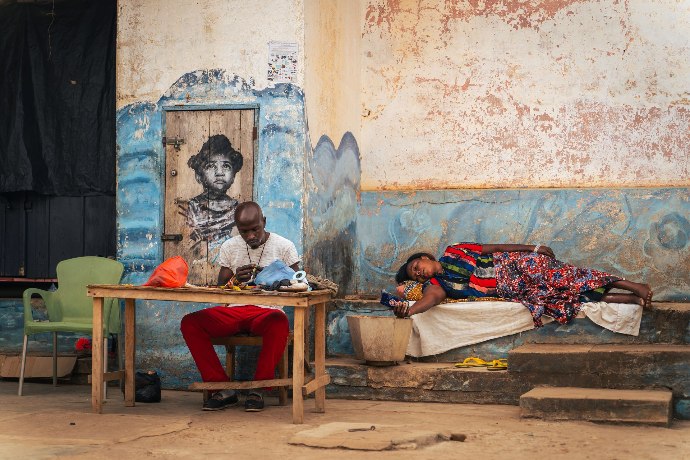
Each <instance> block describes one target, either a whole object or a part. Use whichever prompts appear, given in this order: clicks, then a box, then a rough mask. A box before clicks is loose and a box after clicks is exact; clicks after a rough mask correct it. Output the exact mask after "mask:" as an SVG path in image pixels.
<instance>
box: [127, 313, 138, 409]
mask: <svg viewBox="0 0 690 460" xmlns="http://www.w3.org/2000/svg"><path fill="white" fill-rule="evenodd" d="M136 327H137V325H136V308H135V305H134V299H125V406H134V391H135V387H134V381H135V377H134V363H135V360H136Z"/></svg>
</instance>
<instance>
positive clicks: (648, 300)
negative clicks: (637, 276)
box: [607, 280, 654, 308]
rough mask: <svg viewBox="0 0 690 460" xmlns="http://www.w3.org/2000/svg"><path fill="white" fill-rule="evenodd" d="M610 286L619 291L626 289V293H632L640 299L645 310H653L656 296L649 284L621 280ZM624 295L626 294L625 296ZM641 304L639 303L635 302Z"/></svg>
mask: <svg viewBox="0 0 690 460" xmlns="http://www.w3.org/2000/svg"><path fill="white" fill-rule="evenodd" d="M609 286H611V287H614V288H618V289H625V290H626V291H630V292H632V293H633V294H635V296H637V297H639V298H640V300H641V301H642V303H640V305H642V307H643V308H651V306H652V297H653V295H654V292H652V288H651V287H649V285H648V284H643V283H635V282H633V281H627V280H620V281H616V282H613V283H611V284H610V285H609ZM607 295H619V294H607ZM623 295H624V294H623ZM635 303H639V302H635Z"/></svg>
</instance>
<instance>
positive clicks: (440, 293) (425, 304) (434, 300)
mask: <svg viewBox="0 0 690 460" xmlns="http://www.w3.org/2000/svg"><path fill="white" fill-rule="evenodd" d="M446 297H447V296H446V291H444V290H443V288H442V287H441V286H436V285H435V284H432V285H429V286H427V287H426V289H424V294H423V295H422V298H421V299H419V300H418V301H416V302H415V303H414V305H413V306H411V307H410V304H409V302H407V301H403V302H394V305H395V306H394V308H393V312H394V313H395V316H397V317H398V318H406V317H408V316H411V315H415V314H417V313H424V312H425V311H427V310H428V309H430V308H431V307H435V306H436V305H438V304H440V303H441V302H443V301H444V300H446Z"/></svg>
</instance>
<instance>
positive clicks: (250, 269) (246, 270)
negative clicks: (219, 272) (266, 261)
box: [235, 264, 262, 283]
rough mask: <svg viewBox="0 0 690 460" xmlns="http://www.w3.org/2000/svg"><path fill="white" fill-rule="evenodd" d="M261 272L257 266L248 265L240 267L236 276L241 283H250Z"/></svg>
mask: <svg viewBox="0 0 690 460" xmlns="http://www.w3.org/2000/svg"><path fill="white" fill-rule="evenodd" d="M261 270H262V268H261V267H259V266H258V265H256V264H247V265H242V266H241V267H239V268H238V269H237V272H236V273H235V275H236V276H237V279H238V280H240V281H241V282H243V283H248V282H249V281H253V280H254V276H256V274H257V273H259V272H260V271H261Z"/></svg>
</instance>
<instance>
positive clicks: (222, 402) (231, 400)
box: [201, 390, 239, 411]
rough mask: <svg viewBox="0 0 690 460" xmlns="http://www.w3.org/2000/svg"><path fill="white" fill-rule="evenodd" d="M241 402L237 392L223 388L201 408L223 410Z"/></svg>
mask: <svg viewBox="0 0 690 460" xmlns="http://www.w3.org/2000/svg"><path fill="white" fill-rule="evenodd" d="M238 402H239V398H238V397H237V393H235V392H234V391H232V390H222V391H216V392H215V393H213V396H211V397H210V398H208V399H207V400H206V402H204V405H203V407H202V408H201V410H209V411H210V410H223V409H227V408H228V407H232V406H236V405H237V403H238Z"/></svg>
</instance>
